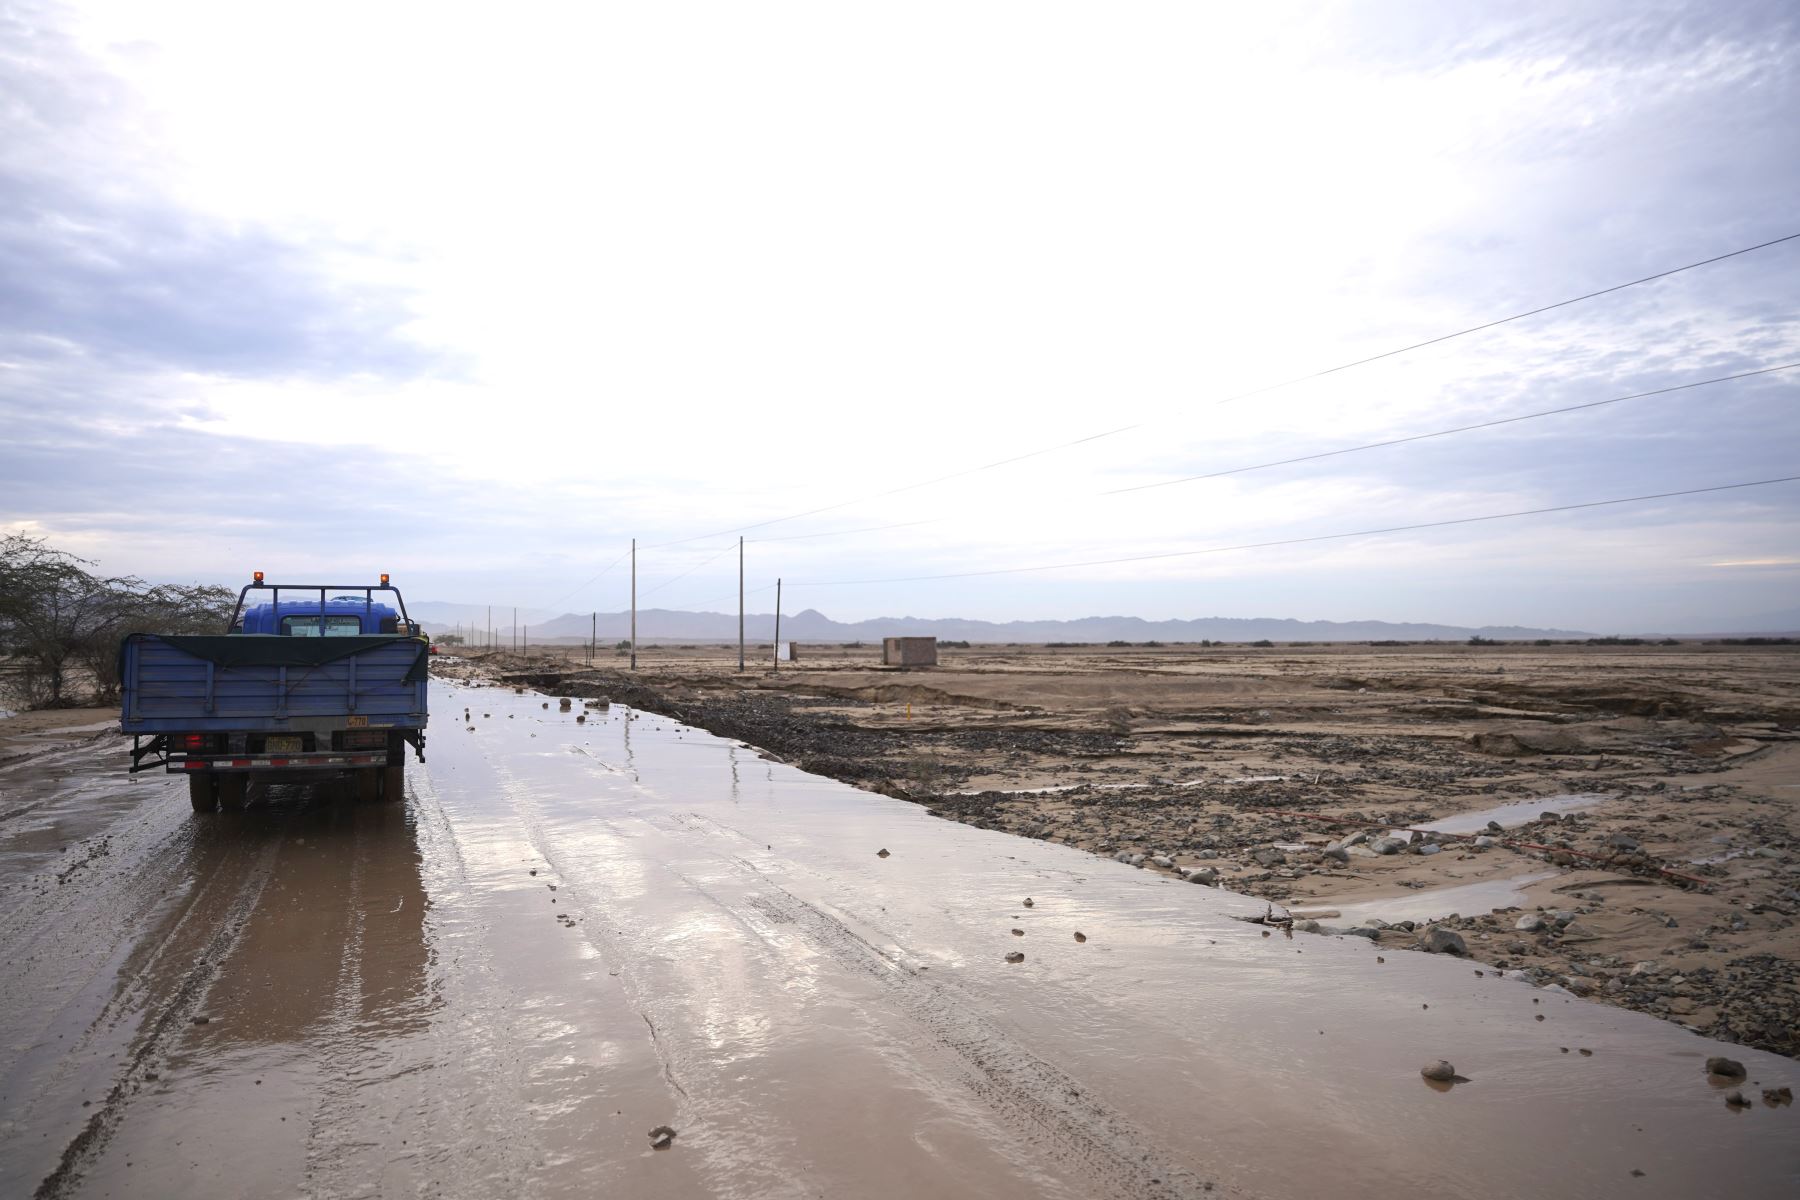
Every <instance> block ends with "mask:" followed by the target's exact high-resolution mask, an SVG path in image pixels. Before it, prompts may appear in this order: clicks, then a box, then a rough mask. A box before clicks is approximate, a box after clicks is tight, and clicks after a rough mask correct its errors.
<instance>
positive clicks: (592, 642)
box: [588, 610, 600, 667]
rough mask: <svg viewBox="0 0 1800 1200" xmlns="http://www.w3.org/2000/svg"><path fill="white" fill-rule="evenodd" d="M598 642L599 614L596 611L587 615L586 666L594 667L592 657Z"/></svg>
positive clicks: (596, 649)
mask: <svg viewBox="0 0 1800 1200" xmlns="http://www.w3.org/2000/svg"><path fill="white" fill-rule="evenodd" d="M599 641H600V613H599V612H598V610H596V611H594V612H591V613H589V614H588V666H590V667H591V666H593V665H594V656H595V654H596V652H597V651H598V649H599V647H598V645H597V643H598V642H599Z"/></svg>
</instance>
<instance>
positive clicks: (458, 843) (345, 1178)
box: [308, 771, 540, 1200]
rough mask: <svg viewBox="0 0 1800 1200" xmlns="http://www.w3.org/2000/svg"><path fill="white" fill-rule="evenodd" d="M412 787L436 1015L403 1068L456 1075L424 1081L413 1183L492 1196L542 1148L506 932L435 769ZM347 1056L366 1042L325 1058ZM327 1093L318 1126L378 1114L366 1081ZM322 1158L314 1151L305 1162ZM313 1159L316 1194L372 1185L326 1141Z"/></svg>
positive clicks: (448, 1192) (419, 774)
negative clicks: (474, 872) (490, 913)
mask: <svg viewBox="0 0 1800 1200" xmlns="http://www.w3.org/2000/svg"><path fill="white" fill-rule="evenodd" d="M407 792H408V797H407V803H408V810H407V813H408V816H409V817H410V818H411V819H412V821H413V830H414V836H415V837H416V839H417V843H418V849H419V869H420V874H421V876H422V884H423V888H424V892H425V895H426V897H427V900H426V912H425V916H424V927H423V936H424V938H425V942H426V945H427V947H428V950H427V971H426V977H427V982H426V988H427V991H428V992H429V994H430V1000H429V1006H430V1008H431V1010H432V1012H433V1014H434V1015H433V1017H432V1019H430V1020H429V1021H428V1022H427V1023H426V1027H425V1028H424V1029H422V1030H421V1031H420V1032H419V1034H418V1037H419V1039H420V1045H419V1049H418V1051H417V1053H416V1055H415V1062H414V1063H413V1064H412V1065H410V1066H408V1067H406V1068H404V1071H405V1073H408V1074H413V1073H418V1072H421V1071H424V1072H440V1071H441V1072H449V1073H454V1075H455V1080H454V1083H453V1085H452V1086H450V1087H447V1088H435V1089H434V1088H429V1087H422V1088H420V1089H419V1091H418V1092H417V1096H418V1100H417V1108H416V1109H415V1111H414V1112H413V1113H412V1114H411V1115H412V1117H413V1118H414V1119H415V1120H416V1121H417V1122H419V1123H420V1125H421V1126H424V1127H427V1128H428V1129H429V1130H430V1132H431V1133H432V1135H433V1138H432V1140H433V1143H434V1146H435V1147H436V1148H435V1149H434V1148H432V1147H425V1146H417V1147H411V1149H413V1150H414V1151H415V1152H416V1155H418V1156H423V1157H415V1158H414V1159H413V1160H412V1165H413V1166H414V1167H415V1168H416V1169H417V1170H418V1171H419V1172H420V1173H421V1174H422V1175H423V1176H424V1178H418V1179H414V1180H412V1181H411V1182H412V1186H413V1190H415V1191H417V1192H418V1193H419V1194H425V1195H442V1196H475V1197H482V1198H484V1200H485V1198H486V1197H489V1196H495V1195H510V1194H513V1193H516V1192H520V1191H523V1190H527V1188H528V1185H529V1183H530V1180H531V1178H532V1175H533V1171H534V1167H535V1164H536V1162H537V1160H538V1159H539V1158H540V1153H539V1148H538V1140H539V1139H538V1138H537V1136H536V1134H535V1132H534V1130H533V1128H532V1123H531V1121H530V1119H529V1117H528V1115H526V1114H525V1113H524V1111H523V1109H522V1106H521V1105H520V1104H519V1102H518V1098H519V1097H521V1096H523V1095H524V1094H525V1092H526V1078H525V1074H524V1072H525V1065H524V1059H523V1057H522V1056H521V1055H519V1054H518V1053H516V1052H515V1051H516V1048H517V1047H519V1046H521V1045H524V1044H525V1043H526V1039H524V1038H523V1037H522V1036H521V1035H520V1033H519V1030H518V1026H517V1023H516V1022H515V1020H514V1018H513V1015H512V1014H513V1009H514V1006H513V1004H512V1003H511V999H512V997H511V993H510V991H509V989H508V987H507V985H506V983H505V981H504V980H503V979H502V978H501V977H500V976H499V974H498V972H497V971H496V970H495V967H494V964H493V962H492V960H491V957H490V956H489V954H488V953H487V952H486V951H485V947H487V946H489V945H491V944H493V942H494V941H495V940H496V938H498V937H499V936H500V932H499V930H498V929H497V927H496V925H495V923H494V922H493V921H492V920H491V919H489V918H488V917H487V916H486V915H485V914H484V912H483V909H482V906H481V904H480V903H479V901H478V899H477V894H478V892H479V890H480V889H479V887H478V885H477V884H475V883H474V882H473V880H472V878H471V871H470V866H469V861H468V858H467V856H466V855H465V854H464V851H463V846H462V839H461V837H460V836H459V834H458V832H457V827H456V821H455V819H454V818H453V817H452V815H451V814H450V812H449V810H448V809H447V808H446V806H445V804H444V802H443V798H442V797H441V796H440V795H439V794H438V792H437V789H436V787H434V786H433V784H432V782H431V778H430V774H429V772H426V771H409V772H408V778H407ZM352 1037H354V1034H352ZM340 1061H341V1062H342V1063H344V1064H346V1068H345V1069H348V1070H360V1069H361V1067H362V1066H363V1064H364V1062H365V1061H366V1060H365V1058H364V1057H363V1053H362V1048H360V1047H358V1046H355V1045H354V1044H346V1045H344V1046H342V1047H339V1048H338V1049H337V1050H336V1051H334V1053H333V1054H332V1055H331V1056H330V1058H329V1059H328V1062H332V1063H336V1062H340ZM470 1081H473V1082H474V1084H475V1086H470ZM376 1099H377V1100H378V1099H379V1096H377V1097H376ZM330 1103H331V1105H332V1106H333V1109H334V1111H330V1112H322V1113H321V1114H319V1115H318V1116H316V1117H315V1120H314V1132H315V1134H316V1135H318V1136H320V1137H321V1138H322V1139H323V1135H324V1133H326V1132H328V1131H329V1130H330V1129H333V1128H348V1129H352V1130H355V1129H356V1127H357V1126H356V1122H357V1121H359V1120H364V1119H366V1118H367V1117H368V1116H369V1115H370V1114H369V1104H368V1103H367V1102H366V1101H365V1097H364V1094H363V1089H362V1088H361V1087H360V1086H358V1087H356V1088H351V1089H347V1090H343V1091H340V1092H337V1093H336V1094H334V1095H333V1097H332V1098H331V1101H330ZM375 1115H377V1116H380V1117H388V1116H391V1115H392V1114H391V1113H390V1112H387V1111H382V1112H379V1113H377V1114H375ZM320 1144H321V1146H322V1147H323V1148H324V1150H326V1151H329V1150H330V1148H331V1147H330V1145H329V1143H328V1139H323V1140H322V1141H321V1143H320ZM388 1149H390V1150H391V1149H392V1147H389V1148H388ZM314 1165H315V1159H314V1156H313V1155H312V1154H311V1153H309V1154H308V1166H309V1169H310V1168H311V1167H313V1166H314ZM316 1165H317V1166H318V1167H319V1174H318V1175H316V1176H314V1177H312V1184H313V1186H314V1188H315V1193H314V1194H317V1195H321V1196H334V1195H350V1194H356V1193H359V1192H362V1191H365V1190H366V1188H367V1180H368V1174H367V1173H361V1174H359V1173H357V1172H356V1171H355V1170H354V1169H353V1168H354V1166H355V1163H354V1161H353V1160H348V1159H346V1160H343V1161H337V1162H333V1161H331V1158H330V1155H329V1153H324V1154H321V1155H320V1156H319V1158H318V1159H317V1160H316ZM334 1189H335V1190H334Z"/></svg>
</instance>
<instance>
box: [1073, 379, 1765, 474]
mask: <svg viewBox="0 0 1800 1200" xmlns="http://www.w3.org/2000/svg"><path fill="white" fill-rule="evenodd" d="M1795 367H1800V363H1783V364H1782V365H1781V366H1779V367H1763V368H1761V369H1760V370H1756V371H1741V372H1739V373H1738V374H1736V375H1720V376H1719V377H1717V378H1716V379H1702V380H1699V381H1697V382H1694V383H1678V384H1675V385H1673V386H1672V387H1665V388H1656V389H1654V390H1652V391H1648V392H1633V393H1632V394H1631V395H1629V396H1613V397H1611V398H1610V399H1606V400H1589V401H1588V402H1587V403H1585V404H1570V405H1565V406H1564V407H1562V408H1546V409H1544V410H1543V411H1541V412H1532V413H1520V414H1519V415H1518V416H1514V417H1496V418H1495V419H1494V420H1492V421H1479V422H1477V423H1475V424H1473V425H1458V426H1456V427H1455V428H1453V429H1435V430H1433V431H1432V432H1430V433H1415V434H1410V435H1408V436H1406V437H1398V438H1389V439H1388V440H1387V441H1385V442H1369V443H1368V444H1366V445H1362V446H1345V447H1343V448H1342V449H1340V450H1322V451H1320V452H1319V453H1317V454H1302V455H1298V456H1297V457H1294V458H1282V459H1277V460H1276V461H1274V462H1266V463H1257V464H1255V465H1254V466H1248V467H1228V468H1226V469H1225V470H1222V471H1208V472H1206V473H1205V474H1203V475H1184V476H1182V477H1181V478H1179V479H1164V480H1160V481H1158V482H1156V483H1140V484H1136V485H1134V486H1132V487H1122V488H1113V489H1111V490H1110V491H1105V492H1096V493H1095V495H1097V496H1120V495H1123V494H1125V493H1126V492H1147V491H1149V490H1151V489H1152V488H1161V487H1172V486H1173V485H1175V484H1177V483H1194V482H1196V481H1197V480H1201V479H1218V478H1221V477H1222V476H1226V475H1242V474H1244V473H1245V472H1247V471H1266V470H1268V469H1269V468H1270V467H1287V466H1292V465H1293V464H1295V463H1303V462H1313V461H1315V460H1317V459H1321V458H1333V457H1335V456H1337V455H1340V454H1356V453H1359V452H1360V451H1363V450H1380V449H1382V448H1383V447H1386V446H1403V445H1405V444H1406V443H1408V442H1423V441H1426V440H1427V439H1430V438H1440V437H1449V436H1450V435H1451V434H1454V433H1469V432H1470V431H1472V430H1476V429H1492V428H1494V427H1495V426H1497V425H1516V424H1518V423H1519V422H1520V421H1535V420H1537V419H1538V418H1539V417H1554V416H1560V415H1561V414H1563V413H1572V412H1580V411H1582V410H1583V409H1588V408H1602V407H1604V406H1606V405H1608V404H1623V403H1624V402H1625V401H1627V400H1643V399H1645V398H1646V397H1649V396H1666V395H1668V394H1669V393H1670V392H1685V391H1688V390H1689V389H1691V388H1701V387H1708V386H1710V385H1712V384H1715V383H1729V382H1730V381H1731V380H1734V379H1749V378H1751V377H1752V376H1756V375H1773V374H1774V373H1775V372H1777V371H1791V370H1793V369H1794V368H1795Z"/></svg>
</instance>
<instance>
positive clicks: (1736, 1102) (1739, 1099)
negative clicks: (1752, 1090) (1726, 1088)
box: [1725, 1092, 1750, 1108]
mask: <svg viewBox="0 0 1800 1200" xmlns="http://www.w3.org/2000/svg"><path fill="white" fill-rule="evenodd" d="M1725 1107H1726V1108H1749V1107H1750V1102H1749V1101H1748V1100H1746V1099H1744V1093H1742V1092H1733V1093H1731V1095H1729V1096H1727V1097H1725Z"/></svg>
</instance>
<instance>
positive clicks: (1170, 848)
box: [437, 644, 1800, 1056]
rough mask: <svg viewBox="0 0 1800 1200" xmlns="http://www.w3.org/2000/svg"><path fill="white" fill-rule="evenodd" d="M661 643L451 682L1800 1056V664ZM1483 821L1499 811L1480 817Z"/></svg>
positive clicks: (1456, 652) (1691, 654) (1239, 650)
mask: <svg viewBox="0 0 1800 1200" xmlns="http://www.w3.org/2000/svg"><path fill="white" fill-rule="evenodd" d="M877 653H878V648H875V647H862V646H852V647H831V648H824V647H811V646H807V647H802V661H800V662H798V663H793V664H787V665H784V666H783V668H782V669H781V670H780V671H779V673H774V672H771V671H769V670H768V667H767V664H766V663H764V664H760V665H758V666H756V667H754V668H753V669H752V670H751V671H748V672H745V673H743V674H739V673H737V672H736V670H735V667H736V654H735V649H727V648H723V647H697V646H696V647H647V648H646V649H645V650H644V651H642V652H641V653H640V669H639V670H638V671H636V672H629V671H626V670H622V669H621V668H622V667H623V662H622V660H615V659H613V658H611V657H607V658H605V659H603V660H602V661H603V665H602V667H600V668H598V669H594V668H588V667H585V666H583V665H582V664H581V663H580V661H579V657H578V655H577V657H576V658H573V659H565V658H563V657H560V656H559V655H557V654H556V653H555V652H540V653H537V654H533V655H530V656H516V655H492V656H487V657H485V658H471V659H457V660H454V661H451V662H446V663H440V664H439V665H438V667H437V671H438V673H439V674H440V675H442V676H449V677H458V676H464V677H485V678H491V679H495V680H500V681H505V682H511V683H515V684H520V685H523V684H531V685H534V686H543V687H547V688H551V689H553V690H558V691H562V692H564V693H566V694H569V695H574V696H583V697H590V696H600V695H605V696H610V697H611V698H613V699H616V700H620V701H623V702H626V703H629V704H632V705H634V706H637V707H641V708H646V709H650V710H654V711H659V712H663V713H666V714H669V715H671V716H675V717H677V718H679V719H681V720H683V721H686V722H689V723H692V724H695V725H699V726H701V727H704V728H706V729H709V730H712V731H713V732H715V733H719V734H721V735H724V736H727V737H732V738H736V739H739V740H741V741H743V742H745V743H748V744H750V745H754V746H756V747H758V748H760V749H762V750H764V751H765V752H767V753H769V754H771V755H773V756H778V757H780V758H781V759H783V760H785V761H788V762H792V763H794V764H796V765H798V766H800V767H802V768H804V769H806V770H809V771H812V772H815V773H818V774H822V775H826V776H830V777H833V778H836V779H840V780H844V781H847V782H851V783H855V784H858V785H860V786H863V787H866V788H870V789H872V790H876V791H880V792H884V793H886V794H889V795H892V796H896V797H900V798H904V799H908V800H912V801H915V802H917V803H919V804H921V805H924V806H926V807H927V808H928V809H929V810H930V811H931V812H933V813H934V814H936V815H938V816H941V817H944V818H946V819H950V820H956V821H961V822H965V823H967V824H971V825H975V826H980V827H983V828H990V829H999V830H1005V831H1008V832H1011V833H1015V834H1018V835H1021V836H1024V837H1031V838H1038V839H1042V840H1045V841H1051V842H1059V843H1064V844H1068V845H1071V846H1074V847H1077V848H1080V849H1083V850H1087V851H1091V852H1093V853H1095V854H1099V855H1105V856H1109V857H1122V858H1125V859H1126V860H1128V861H1131V862H1133V863H1134V864H1136V865H1138V866H1141V867H1143V868H1144V869H1145V870H1148V871H1157V872H1164V873H1167V874H1170V875H1176V876H1180V877H1183V878H1188V879H1191V880H1193V881H1195V882H1197V883H1202V884H1214V885H1218V886H1224V887H1228V888H1230V889H1232V890H1234V891H1237V892H1241V893H1246V894H1250V895H1254V896H1258V897H1263V898H1266V899H1267V900H1268V901H1269V902H1270V917H1271V919H1274V920H1278V921H1280V920H1283V919H1284V918H1290V917H1291V920H1292V923H1293V926H1294V928H1295V929H1297V930H1298V931H1300V932H1302V933H1309V932H1310V933H1317V934H1320V935H1323V936H1334V937H1365V938H1369V939H1370V940H1372V941H1373V942H1375V943H1376V944H1377V945H1378V946H1381V947H1390V948H1392V949H1394V950H1397V951H1398V950H1408V949H1424V948H1426V946H1427V943H1431V944H1433V945H1438V946H1440V947H1445V948H1446V949H1445V951H1444V952H1450V953H1460V954H1466V955H1467V956H1468V957H1469V958H1470V959H1472V960H1474V961H1475V962H1476V963H1478V964H1483V966H1482V968H1481V969H1492V970H1495V971H1500V972H1506V973H1514V972H1517V973H1522V974H1524V975H1525V976H1526V977H1528V978H1529V979H1531V980H1532V981H1533V982H1535V983H1539V984H1542V985H1545V986H1549V987H1555V988H1558V989H1561V990H1564V991H1566V992H1569V993H1574V994H1576V995H1581V996H1587V997H1590V998H1592V999H1594V1000H1599V1001H1603V1002H1606V1003H1611V1004H1617V1005H1620V1006H1623V1007H1628V1008H1633V1009H1638V1010H1640V1011H1645V1012H1649V1013H1653V1014H1655V1015H1658V1016H1662V1017H1665V1018H1667V1019H1669V1020H1672V1021H1676V1022H1679V1023H1681V1024H1683V1025H1686V1026H1688V1027H1689V1028H1691V1029H1693V1030H1695V1031H1696V1032H1700V1033H1704V1034H1707V1035H1709V1036H1712V1037H1716V1038H1721V1039H1725V1040H1729V1041H1735V1042H1739V1043H1742V1044H1745V1045H1750V1046H1756V1047H1759V1048H1762V1049H1767V1050H1772V1051H1776V1052H1778V1053H1782V1054H1786V1055H1790V1056H1794V1055H1796V1054H1800V1040H1797V1038H1800V1034H1797V1032H1796V1031H1797V1029H1800V972H1797V964H1800V930H1797V928H1796V925H1795V918H1796V915H1800V863H1797V861H1796V848H1797V847H1800V825H1797V823H1796V820H1795V806H1796V803H1797V802H1800V746H1797V745H1796V744H1795V743H1796V741H1800V688H1797V687H1796V684H1800V648H1796V647H1781V646H1767V647H1733V646H1722V645H1719V646H1707V645H1699V644H1683V645H1679V646H1641V647H1640V646H1552V647H1537V646H1526V645H1520V646H1511V645H1507V646H1484V647H1463V646H1445V645H1417V646H1390V647H1371V646H1314V647H1286V646H1281V647H1272V648H1255V647H1245V646H1232V647H1205V648H1203V647H1198V646H1168V647H1155V646H1148V647H1135V646H1134V647H1099V646H1094V647H1062V648H1047V647H1024V646H1011V647H1002V646H976V647H972V648H969V649H949V650H946V651H945V652H944V654H943V662H942V665H940V666H939V667H937V668H935V669H930V670H922V671H906V672H901V671H891V670H885V669H882V668H881V667H880V666H879V665H878V660H877V657H876V656H877ZM1490 822H1491V824H1490Z"/></svg>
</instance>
